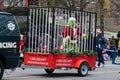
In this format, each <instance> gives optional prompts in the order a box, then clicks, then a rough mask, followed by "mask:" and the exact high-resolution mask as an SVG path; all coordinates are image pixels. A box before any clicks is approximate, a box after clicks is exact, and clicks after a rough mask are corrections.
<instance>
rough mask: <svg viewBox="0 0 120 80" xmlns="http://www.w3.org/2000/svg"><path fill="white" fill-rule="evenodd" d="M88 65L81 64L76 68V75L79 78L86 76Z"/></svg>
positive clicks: (85, 63)
mask: <svg viewBox="0 0 120 80" xmlns="http://www.w3.org/2000/svg"><path fill="white" fill-rule="evenodd" d="M88 68H89V65H88V63H87V62H82V63H81V64H80V67H79V68H78V75H79V76H86V75H87V74H88Z"/></svg>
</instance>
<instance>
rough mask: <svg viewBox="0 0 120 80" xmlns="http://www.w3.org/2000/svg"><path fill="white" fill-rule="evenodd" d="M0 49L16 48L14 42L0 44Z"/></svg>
mask: <svg viewBox="0 0 120 80" xmlns="http://www.w3.org/2000/svg"><path fill="white" fill-rule="evenodd" d="M0 48H17V43H16V42H0Z"/></svg>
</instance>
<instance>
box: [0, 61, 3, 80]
mask: <svg viewBox="0 0 120 80" xmlns="http://www.w3.org/2000/svg"><path fill="white" fill-rule="evenodd" d="M3 73H4V66H3V63H2V62H1V61H0V80H1V79H2V76H3Z"/></svg>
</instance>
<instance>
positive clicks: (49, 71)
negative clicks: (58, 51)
mask: <svg viewBox="0 0 120 80" xmlns="http://www.w3.org/2000/svg"><path fill="white" fill-rule="evenodd" d="M45 71H46V73H48V74H52V73H53V71H54V69H45Z"/></svg>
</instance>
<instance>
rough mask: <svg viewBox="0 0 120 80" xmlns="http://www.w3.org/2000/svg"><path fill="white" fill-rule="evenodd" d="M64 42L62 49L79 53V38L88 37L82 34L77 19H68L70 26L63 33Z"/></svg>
mask: <svg viewBox="0 0 120 80" xmlns="http://www.w3.org/2000/svg"><path fill="white" fill-rule="evenodd" d="M62 35H63V41H62V46H61V49H65V50H66V51H68V52H69V51H71V50H72V51H74V52H78V51H79V47H78V38H80V37H81V36H86V35H85V34H82V32H81V31H80V30H79V28H78V27H77V23H76V19H75V18H74V17H71V18H69V19H68V25H67V26H66V27H65V29H64V31H63V33H62Z"/></svg>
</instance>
